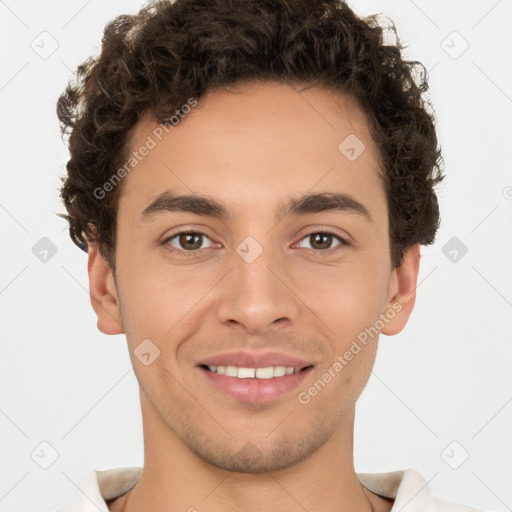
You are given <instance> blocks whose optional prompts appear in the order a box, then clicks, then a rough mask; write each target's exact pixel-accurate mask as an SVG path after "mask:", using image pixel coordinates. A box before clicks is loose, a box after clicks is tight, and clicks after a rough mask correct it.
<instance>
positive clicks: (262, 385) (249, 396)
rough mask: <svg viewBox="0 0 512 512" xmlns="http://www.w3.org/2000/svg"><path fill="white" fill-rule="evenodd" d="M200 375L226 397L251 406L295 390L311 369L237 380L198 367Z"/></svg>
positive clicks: (236, 378)
mask: <svg viewBox="0 0 512 512" xmlns="http://www.w3.org/2000/svg"><path fill="white" fill-rule="evenodd" d="M198 368H199V370H200V371H201V373H203V374H204V375H205V377H206V378H207V379H208V380H209V382H210V383H211V384H213V385H214V386H215V387H216V388H217V389H220V390H221V391H222V392H224V393H225V394H226V395H229V396H230V397H232V398H235V399H236V400H239V401H242V402H247V403H251V404H260V403H266V402H271V401H272V400H276V399H277V398H279V397H280V396H282V395H284V394H285V393H288V392H289V391H291V390H292V389H294V388H297V387H298V386H299V385H300V384H301V383H302V382H303V381H304V379H305V378H306V376H307V375H309V372H310V371H311V370H312V369H313V368H312V367H311V368H307V369H306V370H302V371H300V372H297V373H292V374H290V375H283V376H282V377H273V378H272V379H256V378H253V379H239V378H238V377H228V376H226V375H222V374H219V373H214V372H211V371H209V370H206V369H205V368H202V367H200V366H198Z"/></svg>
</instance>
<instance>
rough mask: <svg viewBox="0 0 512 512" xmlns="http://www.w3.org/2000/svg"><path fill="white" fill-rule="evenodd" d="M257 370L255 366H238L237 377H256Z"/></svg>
mask: <svg viewBox="0 0 512 512" xmlns="http://www.w3.org/2000/svg"><path fill="white" fill-rule="evenodd" d="M255 373H256V370H255V369H254V368H238V374H237V377H238V378H239V379H254V375H255Z"/></svg>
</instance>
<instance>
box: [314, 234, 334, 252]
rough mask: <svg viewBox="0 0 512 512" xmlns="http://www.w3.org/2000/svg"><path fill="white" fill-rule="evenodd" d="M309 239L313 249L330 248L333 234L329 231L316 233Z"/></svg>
mask: <svg viewBox="0 0 512 512" xmlns="http://www.w3.org/2000/svg"><path fill="white" fill-rule="evenodd" d="M309 239H310V244H311V247H312V248H313V249H330V247H331V244H332V235H328V234H327V233H314V234H313V235H310V238H309Z"/></svg>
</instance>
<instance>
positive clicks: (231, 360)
mask: <svg viewBox="0 0 512 512" xmlns="http://www.w3.org/2000/svg"><path fill="white" fill-rule="evenodd" d="M199 365H207V366H236V367H238V368H267V367H269V366H286V367H292V368H305V367H306V366H312V365H313V363H311V362H308V361H304V360H303V359H299V358H297V357H293V356H289V355H287V354H282V353H279V352H265V353H259V352H247V351H239V352H225V353H223V354H216V355H214V356H212V357H209V358H207V359H204V360H202V361H201V362H200V363H199Z"/></svg>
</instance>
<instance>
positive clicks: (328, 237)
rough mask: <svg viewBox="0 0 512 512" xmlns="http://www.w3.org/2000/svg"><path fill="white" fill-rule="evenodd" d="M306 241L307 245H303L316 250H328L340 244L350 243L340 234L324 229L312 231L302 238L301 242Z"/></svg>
mask: <svg viewBox="0 0 512 512" xmlns="http://www.w3.org/2000/svg"><path fill="white" fill-rule="evenodd" d="M304 241H305V245H303V247H306V248H307V249H313V250H314V251H327V250H329V249H332V248H334V247H336V246H339V245H348V243H347V242H345V240H343V239H342V238H341V237H339V236H338V235H335V234H334V233H326V232H323V231H320V232H317V233H310V234H309V235H307V236H305V237H304V238H303V239H302V240H301V243H304ZM333 244H334V245H333Z"/></svg>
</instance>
